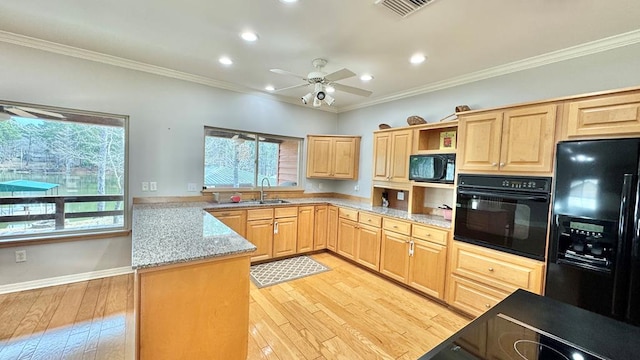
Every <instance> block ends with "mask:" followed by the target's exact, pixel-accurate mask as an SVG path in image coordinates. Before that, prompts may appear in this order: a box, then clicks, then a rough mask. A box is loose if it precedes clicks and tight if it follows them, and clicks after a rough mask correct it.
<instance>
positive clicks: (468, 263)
mask: <svg viewBox="0 0 640 360" xmlns="http://www.w3.org/2000/svg"><path fill="white" fill-rule="evenodd" d="M449 261H450V266H449V269H450V275H449V285H448V287H447V303H449V304H450V305H453V306H455V307H457V308H458V309H460V310H463V311H465V312H468V313H469V314H472V315H476V316H477V315H480V314H482V313H483V312H485V311H486V310H488V309H490V308H492V307H493V306H494V305H495V304H496V303H498V302H499V301H501V300H502V299H504V298H506V297H507V296H508V295H509V294H511V293H512V292H514V291H515V290H517V289H518V288H521V289H525V290H528V291H531V292H533V293H536V294H542V286H543V283H544V269H545V265H544V262H541V261H536V260H532V259H528V258H524V257H522V256H517V255H512V254H507V253H504V252H501V251H496V250H492V249H487V248H484V247H480V246H476V245H471V244H467V243H463V242H458V241H454V242H453V245H452V248H451V253H450V260H449Z"/></svg>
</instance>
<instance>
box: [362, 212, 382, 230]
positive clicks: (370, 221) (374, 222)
mask: <svg viewBox="0 0 640 360" xmlns="http://www.w3.org/2000/svg"><path fill="white" fill-rule="evenodd" d="M358 216H359V219H358V222H359V223H362V224H367V225H371V226H375V227H380V226H382V217H381V216H378V215H373V214H369V213H364V212H361V213H360V214H359V215H358Z"/></svg>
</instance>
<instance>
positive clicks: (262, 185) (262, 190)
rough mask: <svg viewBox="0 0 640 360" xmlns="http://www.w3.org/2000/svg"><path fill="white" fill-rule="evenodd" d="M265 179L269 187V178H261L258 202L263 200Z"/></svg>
mask: <svg viewBox="0 0 640 360" xmlns="http://www.w3.org/2000/svg"><path fill="white" fill-rule="evenodd" d="M265 180H267V186H268V187H269V189H271V183H269V178H267V177H264V178H262V184H260V202H264V181H265Z"/></svg>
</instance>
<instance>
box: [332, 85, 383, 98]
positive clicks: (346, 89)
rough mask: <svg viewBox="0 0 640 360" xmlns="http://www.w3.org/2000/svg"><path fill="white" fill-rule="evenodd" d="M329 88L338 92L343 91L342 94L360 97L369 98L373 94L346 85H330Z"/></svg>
mask: <svg viewBox="0 0 640 360" xmlns="http://www.w3.org/2000/svg"><path fill="white" fill-rule="evenodd" d="M331 86H333V88H334V89H336V90H340V91H344V92H348V93H351V94H355V95H360V96H370V95H371V94H373V92H372V91H369V90H365V89H360V88H357V87H353V86H348V85H342V84H336V83H331Z"/></svg>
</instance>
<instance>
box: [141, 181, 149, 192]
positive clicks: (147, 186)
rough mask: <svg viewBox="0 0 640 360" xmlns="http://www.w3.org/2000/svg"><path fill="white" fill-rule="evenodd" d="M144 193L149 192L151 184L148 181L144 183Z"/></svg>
mask: <svg viewBox="0 0 640 360" xmlns="http://www.w3.org/2000/svg"><path fill="white" fill-rule="evenodd" d="M142 191H149V182H148V181H143V182H142Z"/></svg>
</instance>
